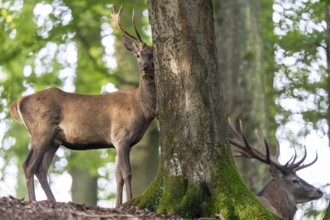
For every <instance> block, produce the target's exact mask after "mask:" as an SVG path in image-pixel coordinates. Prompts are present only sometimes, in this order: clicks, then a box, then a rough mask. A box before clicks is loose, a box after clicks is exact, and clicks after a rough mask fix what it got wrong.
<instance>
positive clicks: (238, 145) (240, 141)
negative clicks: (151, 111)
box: [228, 119, 318, 174]
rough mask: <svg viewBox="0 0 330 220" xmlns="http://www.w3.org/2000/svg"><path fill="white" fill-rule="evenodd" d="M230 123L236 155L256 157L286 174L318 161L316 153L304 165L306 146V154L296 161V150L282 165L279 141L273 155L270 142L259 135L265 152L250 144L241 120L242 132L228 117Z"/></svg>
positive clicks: (232, 144)
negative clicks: (314, 156) (311, 159)
mask: <svg viewBox="0 0 330 220" xmlns="http://www.w3.org/2000/svg"><path fill="white" fill-rule="evenodd" d="M228 124H229V127H230V129H231V131H232V133H233V135H234V136H233V138H232V139H231V140H230V144H231V149H232V153H233V155H234V156H235V157H245V158H254V159H257V160H259V161H260V162H263V163H265V164H268V165H270V166H274V167H276V168H277V169H278V170H280V171H282V172H283V173H286V174H287V173H293V172H296V171H298V170H301V169H304V168H306V167H308V166H311V165H312V164H314V163H315V162H316V160H317V158H318V157H317V154H316V158H315V159H314V160H313V161H312V162H311V163H308V164H305V165H302V163H303V162H304V160H305V159H306V156H307V152H306V148H304V156H303V157H302V158H301V159H300V160H299V161H297V162H296V158H297V157H296V156H297V154H296V152H295V155H294V156H293V157H292V158H291V159H290V160H289V161H288V162H287V163H286V164H285V165H282V164H280V163H279V162H278V157H279V152H280V151H279V144H278V142H277V145H276V151H277V153H276V156H271V155H270V151H269V144H268V142H267V141H266V140H264V144H262V141H261V138H260V137H259V136H258V135H257V140H258V142H259V144H260V145H261V146H263V147H264V148H265V152H264V151H261V150H258V149H256V148H253V147H251V146H250V144H249V143H248V141H247V139H246V137H245V135H244V134H243V126H242V122H241V121H240V130H241V132H238V131H237V130H236V129H235V127H234V126H233V124H232V123H231V121H230V119H228Z"/></svg>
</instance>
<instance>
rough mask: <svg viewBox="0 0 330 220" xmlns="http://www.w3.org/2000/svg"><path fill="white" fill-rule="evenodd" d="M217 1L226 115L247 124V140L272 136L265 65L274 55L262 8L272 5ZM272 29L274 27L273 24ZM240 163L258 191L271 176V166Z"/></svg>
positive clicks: (255, 0)
mask: <svg viewBox="0 0 330 220" xmlns="http://www.w3.org/2000/svg"><path fill="white" fill-rule="evenodd" d="M267 1H268V0H267ZM213 2H214V6H215V7H214V8H215V9H214V10H215V12H214V17H215V32H216V36H217V39H216V40H217V41H216V42H217V49H218V52H219V55H218V63H219V70H220V80H221V83H222V84H221V86H222V88H223V97H224V103H225V108H226V109H225V112H226V115H227V116H228V117H230V118H231V120H232V121H234V122H238V119H241V120H242V121H243V122H244V127H245V131H246V136H247V137H249V138H250V137H254V136H255V134H254V132H255V131H256V130H258V131H263V132H264V134H266V136H268V128H269V127H268V126H267V121H268V115H267V114H268V111H267V109H266V105H267V103H266V94H265V90H266V88H267V86H268V87H272V84H270V85H267V83H266V80H265V73H267V71H266V66H265V65H263V63H264V60H265V57H266V56H267V55H268V54H267V53H269V54H270V55H273V53H272V51H266V50H265V46H264V43H263V33H262V28H261V26H262V22H261V20H262V13H261V9H263V7H268V5H261V1H259V0H248V1H247V0H222V1H213ZM264 2H265V1H264ZM270 8H271V5H270ZM271 22H272V21H271V18H270V19H269V23H271ZM268 26H269V27H267V28H269V29H271V28H272V25H268ZM269 32H272V30H270V31H269ZM268 41H269V39H268ZM270 48H273V47H272V46H271V47H270ZM250 142H251V143H252V144H253V145H254V143H255V142H254V141H253V139H252V140H251V141H250ZM236 162H237V165H238V168H239V170H240V171H241V175H242V177H243V178H244V181H245V183H246V184H247V185H248V186H249V188H250V189H251V190H253V191H254V192H256V191H259V190H260V189H261V188H262V186H263V185H265V183H266V182H267V181H268V178H267V177H268V175H266V174H265V173H268V167H267V166H265V165H262V164H260V163H259V162H251V160H244V159H240V158H239V159H238V160H236Z"/></svg>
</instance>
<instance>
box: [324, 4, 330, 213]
mask: <svg viewBox="0 0 330 220" xmlns="http://www.w3.org/2000/svg"><path fill="white" fill-rule="evenodd" d="M326 23H327V39H326V44H327V45H326V52H327V73H328V76H327V92H328V115H327V121H328V128H330V5H326ZM328 139H329V140H330V129H328ZM329 147H330V146H329ZM323 219H324V220H328V219H330V203H329V204H328V208H327V209H326V211H325V215H324V217H323Z"/></svg>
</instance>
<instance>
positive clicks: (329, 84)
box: [326, 5, 330, 147]
mask: <svg viewBox="0 0 330 220" xmlns="http://www.w3.org/2000/svg"><path fill="white" fill-rule="evenodd" d="M326 23H327V39H326V44H327V46H326V51H327V73H328V76H327V90H328V91H327V92H328V116H327V120H328V127H329V128H330V5H326ZM328 138H329V140H330V129H328ZM329 147H330V146H329Z"/></svg>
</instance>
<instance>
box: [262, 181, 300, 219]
mask: <svg viewBox="0 0 330 220" xmlns="http://www.w3.org/2000/svg"><path fill="white" fill-rule="evenodd" d="M258 196H259V197H262V198H263V199H265V200H267V203H269V204H270V205H271V206H272V207H273V208H274V209H275V210H276V212H277V213H276V214H278V215H280V216H282V217H283V218H285V219H289V220H291V219H293V217H294V215H295V213H296V210H297V207H296V204H295V201H294V199H293V198H292V196H291V193H290V192H288V191H287V189H283V188H282V187H281V185H280V183H278V181H277V180H274V179H273V180H272V181H270V182H269V183H268V184H267V185H266V186H265V187H264V188H263V189H262V190H261V191H260V192H259V193H258ZM260 200H261V201H262V202H263V200H262V199H260Z"/></svg>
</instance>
